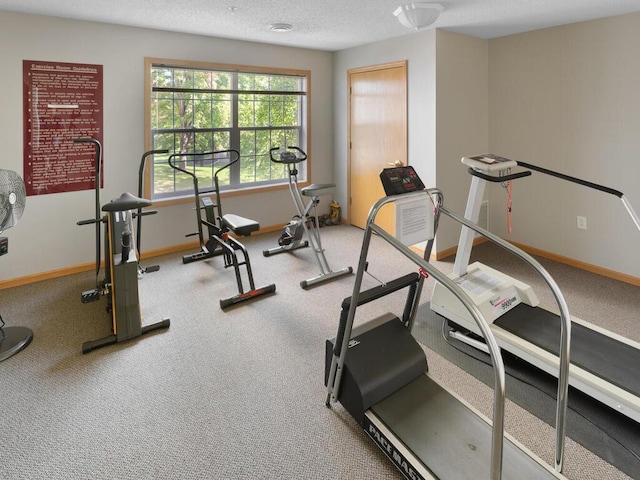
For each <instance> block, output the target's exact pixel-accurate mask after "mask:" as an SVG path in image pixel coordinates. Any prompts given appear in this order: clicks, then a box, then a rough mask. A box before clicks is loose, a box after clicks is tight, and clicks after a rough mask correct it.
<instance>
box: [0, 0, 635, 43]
mask: <svg viewBox="0 0 640 480" xmlns="http://www.w3.org/2000/svg"><path fill="white" fill-rule="evenodd" d="M404 1H405V0H315V1H314V0H310V1H306V2H305V1H302V0H133V1H132V0H0V10H8V11H14V12H23V13H33V14H40V15H49V16H54V17H62V18H72V19H78V20H90V21H96V22H103V23H112V24H118V25H129V26H135V27H146V28H153V29H159V30H168V31H174V32H185V33H192V34H199V35H207V36H214V37H223V38H232V39H238V40H249V41H255V42H262V43H273V44H278V45H291V46H298V47H306V48H313V49H318V50H327V51H336V50H342V49H345V48H349V47H354V46H357V45H362V44H366V43H371V42H374V41H377V40H384V39H388V38H392V37H397V36H400V35H407V34H410V33H411V31H410V30H408V29H406V28H404V27H402V26H401V25H400V24H399V23H398V21H397V20H396V18H395V17H394V16H393V11H394V10H395V9H396V8H397V7H398V6H399V5H401V4H403V3H404ZM439 3H441V4H442V5H444V7H445V10H444V12H443V13H442V14H441V15H440V18H439V19H438V20H437V21H436V23H435V24H434V25H433V27H431V28H436V27H437V28H443V29H446V30H451V31H454V32H458V33H463V34H467V35H472V36H476V37H481V38H495V37H500V36H504V35H510V34H513V33H520V32H525V31H529V30H536V29H539V28H545V27H551V26H556V25H562V24H567V23H575V22H581V21H585V20H592V19H596V18H603V17H609V16H614V15H621V14H625V13H632V12H640V0H441V1H440V2H439ZM230 7H235V9H236V10H235V12H233V11H231V10H232V9H231V8H230ZM272 23H289V24H292V25H293V29H292V30H291V31H289V32H287V33H276V32H272V31H270V30H269V25H270V24H272Z"/></svg>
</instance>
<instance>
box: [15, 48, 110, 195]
mask: <svg viewBox="0 0 640 480" xmlns="http://www.w3.org/2000/svg"><path fill="white" fill-rule="evenodd" d="M22 74H23V79H24V80H23V81H24V86H23V92H22V97H23V112H24V113H23V122H24V128H23V131H24V140H23V142H24V181H25V184H26V189H27V195H44V194H48V193H59V192H72V191H77V190H92V189H94V188H95V155H96V152H95V147H94V146H93V145H92V144H90V143H74V142H73V139H74V138H81V137H91V138H94V139H95V140H98V141H99V142H100V143H101V144H102V113H103V105H102V102H103V96H102V65H89V64H78V63H59V62H41V61H34V60H23V61H22ZM100 172H102V165H100ZM100 177H101V178H100V186H103V178H104V176H103V175H101V176H100Z"/></svg>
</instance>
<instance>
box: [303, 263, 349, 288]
mask: <svg viewBox="0 0 640 480" xmlns="http://www.w3.org/2000/svg"><path fill="white" fill-rule="evenodd" d="M352 273H353V268H352V267H347V268H343V269H342V270H335V271H332V272H328V273H323V274H321V275H318V276H317V277H313V278H310V279H308V280H302V281H301V282H300V286H301V287H302V288H303V289H304V290H307V289H308V288H311V287H314V286H316V285H320V284H321V283H325V282H328V281H330V280H335V279H336V278H338V277H342V276H343V275H350V274H352Z"/></svg>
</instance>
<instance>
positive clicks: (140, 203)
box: [102, 192, 153, 212]
mask: <svg viewBox="0 0 640 480" xmlns="http://www.w3.org/2000/svg"><path fill="white" fill-rule="evenodd" d="M152 204H153V202H152V201H151V200H147V199H146V198H140V197H136V196H135V195H132V194H130V193H128V192H125V193H123V194H122V195H120V197H119V198H116V199H115V200H111V202H109V203H106V204H105V205H103V206H102V211H103V212H124V211H127V210H137V209H138V208H144V207H149V206H151V205H152Z"/></svg>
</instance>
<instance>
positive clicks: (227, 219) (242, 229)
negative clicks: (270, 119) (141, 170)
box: [169, 149, 276, 310]
mask: <svg viewBox="0 0 640 480" xmlns="http://www.w3.org/2000/svg"><path fill="white" fill-rule="evenodd" d="M225 154H229V157H230V158H231V160H230V161H229V162H228V163H227V164H225V165H223V166H221V167H219V168H217V169H216V170H215V172H214V174H213V190H208V191H202V192H201V191H200V189H199V187H198V177H197V176H196V175H195V174H194V173H193V172H190V171H188V170H185V169H184V168H181V167H179V166H178V165H176V164H175V162H174V159H175V158H177V157H191V158H193V159H194V160H195V159H201V160H205V159H207V158H211V160H212V161H215V159H216V157H220V156H224V155H225ZM230 154H233V155H234V156H235V158H232V157H231V155H230ZM238 160H240V152H238V151H237V150H232V149H231V150H218V151H215V152H201V153H175V154H173V155H171V156H169V165H170V166H171V168H173V169H174V170H177V171H179V172H182V173H184V174H186V175H189V176H190V177H191V179H192V181H193V193H194V198H195V203H196V207H195V210H196V216H197V219H198V232H197V233H190V234H187V237H189V236H193V235H198V238H199V239H200V251H199V252H196V253H192V254H189V255H184V256H183V257H182V263H191V262H195V261H197V260H204V259H206V258H213V257H216V256H218V255H223V256H224V268H228V267H233V270H234V272H235V275H236V284H237V287H238V294H237V295H234V296H232V297H229V298H223V299H221V300H220V308H222V309H223V310H224V309H225V308H227V307H230V306H232V305H236V304H238V303H241V302H244V301H245V300H250V299H252V298H256V297H259V296H262V295H266V294H268V293H273V292H275V291H276V286H275V284H273V283H272V284H269V285H265V286H263V287H259V288H256V286H255V283H254V281H253V272H252V270H251V262H250V260H249V252H247V249H246V248H245V246H244V245H243V244H242V243H240V242H239V241H238V240H236V239H235V238H233V237H232V236H231V235H230V234H229V233H233V234H234V235H238V236H249V235H251V233H253V232H257V231H258V230H260V224H259V223H258V222H256V221H255V220H251V219H249V218H245V217H241V216H239V215H233V214H230V213H228V214H226V215H223V214H222V204H221V198H220V185H219V182H218V175H219V174H220V172H222V171H223V170H225V169H226V168H229V167H231V165H233V164H234V163H236V162H237V161H238ZM201 193H213V194H215V203H214V201H213V200H212V199H211V198H209V197H200V194H201ZM202 210H204V212H205V219H203V218H202ZM203 226H204V227H206V228H207V233H208V237H207V238H205V235H204V231H203V228H202V227H203ZM238 250H239V251H241V252H242V257H243V260H242V261H238V255H237V254H236V251H238ZM243 265H244V267H245V268H246V272H247V278H248V280H249V290H248V291H245V290H244V286H243V283H242V276H241V275H240V267H241V266H243Z"/></svg>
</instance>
